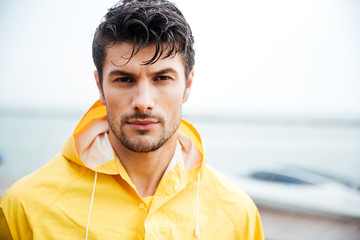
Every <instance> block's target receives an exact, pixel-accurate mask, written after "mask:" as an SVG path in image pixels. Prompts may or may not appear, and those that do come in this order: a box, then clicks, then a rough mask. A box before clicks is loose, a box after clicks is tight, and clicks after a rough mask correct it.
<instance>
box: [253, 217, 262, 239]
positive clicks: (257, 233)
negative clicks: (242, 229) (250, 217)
mask: <svg viewBox="0 0 360 240" xmlns="http://www.w3.org/2000/svg"><path fill="white" fill-rule="evenodd" d="M264 239H265V237H264V233H263V229H262V224H261V220H260V214H259V211H258V210H256V216H255V228H254V240H264Z"/></svg>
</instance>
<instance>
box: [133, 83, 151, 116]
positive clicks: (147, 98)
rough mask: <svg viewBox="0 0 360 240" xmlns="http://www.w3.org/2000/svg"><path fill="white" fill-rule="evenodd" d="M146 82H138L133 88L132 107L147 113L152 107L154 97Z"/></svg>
mask: <svg viewBox="0 0 360 240" xmlns="http://www.w3.org/2000/svg"><path fill="white" fill-rule="evenodd" d="M152 95H153V94H152V92H151V86H150V84H149V83H148V82H146V81H143V82H139V83H138V84H137V86H136V88H135V91H134V95H133V99H132V108H133V109H134V110H136V111H139V112H140V113H143V114H144V113H147V112H149V111H151V110H152V109H153V108H154V99H153V96H152Z"/></svg>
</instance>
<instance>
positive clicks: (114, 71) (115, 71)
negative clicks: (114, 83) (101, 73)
mask: <svg viewBox="0 0 360 240" xmlns="http://www.w3.org/2000/svg"><path fill="white" fill-rule="evenodd" d="M119 75H122V76H132V74H131V73H129V72H126V71H123V70H112V71H111V72H109V76H119Z"/></svg>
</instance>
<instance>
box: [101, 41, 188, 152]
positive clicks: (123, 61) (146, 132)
mask: <svg viewBox="0 0 360 240" xmlns="http://www.w3.org/2000/svg"><path fill="white" fill-rule="evenodd" d="M132 49H133V45H132V44H128V43H117V44H115V45H114V46H112V47H110V48H107V52H106V57H105V61H104V65H103V83H102V84H103V89H102V91H101V89H100V84H99V77H98V75H97V73H96V72H95V77H96V80H97V85H98V88H99V91H100V95H101V97H100V99H101V102H102V103H103V104H105V105H106V107H107V118H108V122H109V126H110V130H111V131H109V135H110V139H112V137H116V138H117V139H118V140H119V141H120V143H121V144H122V145H123V146H125V147H126V148H127V149H129V150H131V151H133V152H142V153H147V152H151V151H155V150H157V149H158V148H160V147H161V146H162V145H163V144H164V143H165V142H166V141H167V140H168V139H170V138H171V137H173V134H174V133H175V131H176V130H177V128H178V126H179V124H180V119H181V107H182V103H184V102H186V101H187V99H188V97H189V92H190V87H191V83H192V77H193V72H191V73H190V74H189V76H185V68H184V62H183V58H182V56H181V55H179V54H177V55H175V56H171V57H168V58H165V59H159V60H158V61H157V62H156V63H154V64H150V65H144V62H146V61H148V60H149V59H151V58H152V57H153V56H154V53H155V46H153V45H150V46H148V47H146V48H143V49H142V50H140V51H139V52H138V53H137V54H136V55H135V56H134V57H133V58H132V59H131V60H130V61H129V62H128V59H129V56H130V54H131V51H132ZM186 80H188V83H187V84H186Z"/></svg>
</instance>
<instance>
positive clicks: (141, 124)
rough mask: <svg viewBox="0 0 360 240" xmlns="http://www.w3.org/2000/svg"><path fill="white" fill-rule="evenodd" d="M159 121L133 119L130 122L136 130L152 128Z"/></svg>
mask: <svg viewBox="0 0 360 240" xmlns="http://www.w3.org/2000/svg"><path fill="white" fill-rule="evenodd" d="M157 123H158V121H156V120H154V119H131V120H129V121H128V124H129V125H130V126H131V127H132V128H133V129H135V130H151V129H152V128H154V127H155V125H156V124H157Z"/></svg>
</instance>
